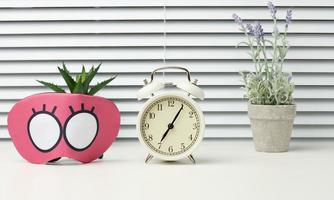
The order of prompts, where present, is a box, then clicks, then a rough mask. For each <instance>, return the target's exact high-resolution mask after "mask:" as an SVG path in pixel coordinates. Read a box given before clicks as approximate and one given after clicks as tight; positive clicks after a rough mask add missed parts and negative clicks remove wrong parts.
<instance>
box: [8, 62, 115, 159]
mask: <svg viewBox="0 0 334 200" xmlns="http://www.w3.org/2000/svg"><path fill="white" fill-rule="evenodd" d="M100 65H101V64H100ZM100 65H99V66H98V67H96V68H95V67H94V66H93V67H92V68H91V69H90V70H89V71H88V72H87V71H86V69H85V67H84V66H83V67H82V71H81V73H80V74H78V75H77V76H76V78H73V77H72V76H71V73H70V72H69V71H68V69H67V68H66V65H65V64H64V63H63V68H60V67H58V70H59V73H60V74H61V76H62V77H63V79H64V80H65V82H66V84H67V87H68V90H69V92H70V93H66V91H65V90H64V89H63V88H62V87H60V86H57V85H55V84H53V83H48V82H45V81H38V82H40V83H41V84H43V85H45V86H47V87H49V88H50V89H52V90H54V91H55V92H52V93H51V92H50V93H41V94H36V95H32V96H29V97H26V98H24V99H23V100H21V101H19V102H18V103H16V104H15V105H14V106H13V108H12V109H11V111H10V112H9V115H8V130H9V133H10V136H11V138H12V140H13V143H14V145H15V147H16V149H17V151H18V152H19V153H20V154H21V155H22V157H23V158H25V159H26V160H27V161H29V162H31V163H47V162H50V161H56V160H58V159H60V158H61V157H69V158H72V159H75V160H78V161H80V162H82V163H88V162H91V161H93V160H95V159H97V158H99V157H101V156H102V155H103V153H104V152H105V151H106V150H107V149H108V148H109V147H110V145H111V144H112V142H113V141H114V140H115V138H116V136H117V134H118V131H119V126H120V113H119V111H118V109H117V107H116V105H115V104H114V103H113V102H112V101H110V100H108V99H105V98H102V97H98V96H94V95H95V94H96V93H97V92H98V91H99V90H101V89H102V88H104V87H105V86H106V85H107V84H108V83H110V82H111V81H112V80H113V79H114V78H115V77H116V76H113V77H110V78H109V79H107V80H105V81H102V82H101V83H98V84H96V85H94V86H91V85H90V84H91V81H92V80H93V79H94V77H95V75H96V74H97V72H98V70H99V68H100Z"/></svg>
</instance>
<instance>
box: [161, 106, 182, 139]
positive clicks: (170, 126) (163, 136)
mask: <svg viewBox="0 0 334 200" xmlns="http://www.w3.org/2000/svg"><path fill="white" fill-rule="evenodd" d="M182 109H183V104H182V106H181V108H180V110H179V111H178V112H177V114H176V115H175V117H174V119H173V121H172V123H170V124H168V129H167V130H166V132H165V133H164V134H163V135H162V138H161V140H160V142H162V141H163V140H164V139H165V137H166V136H167V134H168V132H169V130H170V129H173V128H174V122H175V120H176V119H177V117H178V116H179V115H180V112H181V110H182Z"/></svg>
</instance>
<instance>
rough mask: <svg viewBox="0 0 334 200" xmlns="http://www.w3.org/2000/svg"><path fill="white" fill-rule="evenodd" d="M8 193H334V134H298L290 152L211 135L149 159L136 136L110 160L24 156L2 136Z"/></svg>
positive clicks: (248, 199) (3, 184)
mask: <svg viewBox="0 0 334 200" xmlns="http://www.w3.org/2000/svg"><path fill="white" fill-rule="evenodd" d="M0 155H1V156H0V199H3V200H11V199H22V200H30V199H31V200H39V199H47V200H53V199H57V200H65V199H79V197H80V200H85V199H90V200H93V199H99V200H100V199H113V200H115V199H129V200H130V199H131V200H132V199H133V200H138V199H145V200H149V199H155V200H162V199H168V200H172V199H178V200H179V199H180V200H181V199H184V200H185V199H187V200H188V199H189V200H190V199H191V200H194V199H201V200H206V199H208V200H209V199H210V200H211V199H225V200H234V199H243V200H253V199H254V200H276V199H289V200H293V199H302V200H308V199H312V200H314V199H321V200H325V199H333V198H334V140H294V141H292V143H291V148H290V152H288V153H258V152H255V150H254V149H253V144H252V141H251V140H231V139H229V140H206V141H204V142H203V144H201V145H200V147H199V148H198V149H197V150H196V152H195V154H194V157H195V158H196V161H197V164H196V165H193V164H191V163H190V161H189V160H182V161H180V162H161V161H159V160H156V159H153V160H152V161H151V163H150V164H145V163H144V159H145V156H146V152H145V151H144V149H143V148H142V147H141V146H140V144H139V142H138V141H136V140H120V141H116V142H115V143H114V144H113V145H112V147H111V148H110V149H109V151H108V152H107V153H106V154H105V157H104V159H103V160H100V161H96V162H94V163H90V164H85V165H82V164H79V163H77V162H73V161H72V160H67V159H63V160H61V161H59V162H57V165H34V164H30V163H27V162H26V161H24V160H23V159H22V158H21V157H20V156H19V155H18V153H17V152H16V151H15V149H14V146H13V145H12V143H11V142H10V141H0Z"/></svg>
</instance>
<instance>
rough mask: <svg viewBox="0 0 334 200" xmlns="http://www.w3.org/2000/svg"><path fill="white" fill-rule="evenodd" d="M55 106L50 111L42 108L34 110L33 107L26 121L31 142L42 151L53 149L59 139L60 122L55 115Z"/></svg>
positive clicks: (44, 107)
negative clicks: (31, 113)
mask: <svg viewBox="0 0 334 200" xmlns="http://www.w3.org/2000/svg"><path fill="white" fill-rule="evenodd" d="M56 109H57V107H56V106H55V107H54V108H53V109H52V111H51V112H49V111H46V106H45V104H43V110H41V111H38V112H36V110H35V109H34V108H33V109H32V112H33V115H32V116H31V118H30V119H29V121H28V133H29V137H30V139H31V142H32V144H33V145H34V146H35V147H36V148H37V149H38V150H40V151H42V152H48V151H51V150H52V149H54V148H55V147H56V146H57V144H58V143H59V142H60V139H61V131H62V130H61V124H60V122H59V120H58V118H57V117H56V116H55V114H54V113H55V111H56Z"/></svg>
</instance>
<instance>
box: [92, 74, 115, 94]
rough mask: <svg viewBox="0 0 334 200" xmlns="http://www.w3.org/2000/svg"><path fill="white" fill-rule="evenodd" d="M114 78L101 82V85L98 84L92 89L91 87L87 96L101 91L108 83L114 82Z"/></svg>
mask: <svg viewBox="0 0 334 200" xmlns="http://www.w3.org/2000/svg"><path fill="white" fill-rule="evenodd" d="M115 78H116V76H113V77H111V78H109V79H107V80H105V81H102V82H101V83H98V84H97V85H95V86H94V87H92V88H91V89H90V90H89V92H88V94H89V95H94V94H96V93H97V92H98V91H99V90H101V89H102V88H104V87H105V86H106V85H108V83H110V82H111V81H112V80H114V79H115Z"/></svg>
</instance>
